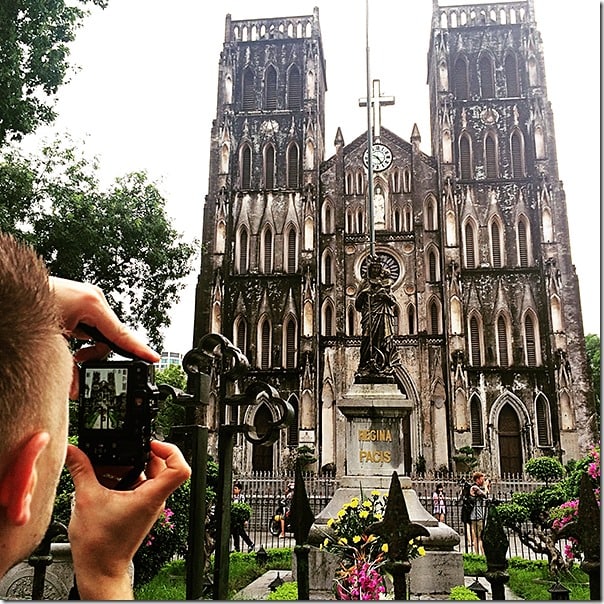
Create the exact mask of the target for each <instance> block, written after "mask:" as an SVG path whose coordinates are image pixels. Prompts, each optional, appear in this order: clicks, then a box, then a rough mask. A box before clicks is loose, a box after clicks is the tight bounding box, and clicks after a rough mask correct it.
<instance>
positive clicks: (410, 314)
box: [407, 304, 417, 336]
mask: <svg viewBox="0 0 604 604" xmlns="http://www.w3.org/2000/svg"><path fill="white" fill-rule="evenodd" d="M407 325H408V327H409V335H410V336H412V335H414V334H415V332H416V331H417V329H416V321H415V306H414V305H413V304H409V306H407Z"/></svg>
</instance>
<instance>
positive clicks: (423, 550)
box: [417, 545, 426, 556]
mask: <svg viewBox="0 0 604 604" xmlns="http://www.w3.org/2000/svg"><path fill="white" fill-rule="evenodd" d="M417 553H418V554H419V555H420V556H425V555H426V550H425V549H424V546H423V545H420V546H419V547H418V548H417Z"/></svg>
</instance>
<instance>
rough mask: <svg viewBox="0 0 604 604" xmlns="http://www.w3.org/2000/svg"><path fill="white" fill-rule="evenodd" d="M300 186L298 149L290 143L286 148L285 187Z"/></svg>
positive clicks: (294, 187)
mask: <svg viewBox="0 0 604 604" xmlns="http://www.w3.org/2000/svg"><path fill="white" fill-rule="evenodd" d="M299 186H300V149H299V148H298V145H297V144H296V143H292V144H291V145H290V146H289V147H288V149H287V188H288V189H297V188H298V187H299Z"/></svg>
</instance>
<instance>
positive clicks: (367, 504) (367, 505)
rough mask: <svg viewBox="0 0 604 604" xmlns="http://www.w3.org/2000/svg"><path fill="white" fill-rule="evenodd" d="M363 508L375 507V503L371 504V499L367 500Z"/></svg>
mask: <svg viewBox="0 0 604 604" xmlns="http://www.w3.org/2000/svg"><path fill="white" fill-rule="evenodd" d="M363 507H364V508H372V507H373V503H371V501H369V499H365V501H363Z"/></svg>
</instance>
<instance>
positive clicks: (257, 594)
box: [233, 569, 522, 600]
mask: <svg viewBox="0 0 604 604" xmlns="http://www.w3.org/2000/svg"><path fill="white" fill-rule="evenodd" d="M277 576H279V578H280V579H283V581H293V578H292V572H291V570H285V569H284V570H269V571H267V572H266V573H264V574H263V575H262V576H261V577H259V578H258V579H256V580H255V581H253V582H252V583H250V584H249V585H248V586H247V587H245V588H244V589H242V590H241V591H240V592H238V593H237V594H235V596H234V597H233V600H265V599H266V596H267V595H268V594H269V593H270V591H271V590H270V587H269V585H270V584H271V583H272V582H273V581H274V580H275V579H276V578H277ZM464 579H465V584H466V586H467V587H469V586H470V585H472V583H474V581H476V580H478V582H479V583H480V584H481V585H482V586H483V587H484V588H485V589H486V590H487V594H486V599H487V600H492V599H493V597H492V594H491V584H490V583H489V582H488V581H487V580H486V579H485V578H484V577H478V579H477V578H476V577H464ZM411 599H412V600H442V599H444V598H436V597H430V596H420V597H413V596H411ZM505 599H506V600H522V598H519V597H518V596H516V595H515V594H514V593H513V592H512V591H511V590H510V589H509V588H508V586H507V585H506V586H505Z"/></svg>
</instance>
